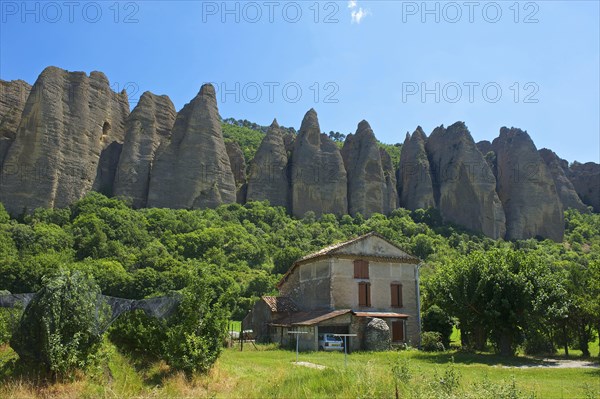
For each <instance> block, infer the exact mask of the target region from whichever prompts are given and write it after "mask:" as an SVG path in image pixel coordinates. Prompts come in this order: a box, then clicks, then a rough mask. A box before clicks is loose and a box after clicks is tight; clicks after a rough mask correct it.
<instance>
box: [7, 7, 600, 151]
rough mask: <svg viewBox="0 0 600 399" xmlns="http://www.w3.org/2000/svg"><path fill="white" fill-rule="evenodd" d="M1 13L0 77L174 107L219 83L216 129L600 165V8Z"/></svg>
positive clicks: (148, 9) (171, 9)
mask: <svg viewBox="0 0 600 399" xmlns="http://www.w3.org/2000/svg"><path fill="white" fill-rule="evenodd" d="M515 3H516V2H515V1H507V2H502V1H498V2H486V1H483V2H471V3H468V4H469V5H466V4H467V3H466V2H435V1H434V2H427V3H423V2H421V1H418V2H410V1H365V0H357V1H339V2H328V1H320V2H316V1H297V2H288V1H271V2H269V1H257V2H248V1H241V2H236V1H228V2H222V1H216V2H213V1H204V2H201V1H180V2H177V1H175V2H173V1H170V2H166V1H137V2H115V1H108V2H102V1H97V2H86V1H76V2H71V3H70V2H61V1H57V2H49V3H48V2H27V3H26V5H25V6H23V4H24V3H22V2H21V1H17V2H13V1H4V0H2V1H1V2H0V11H1V15H0V78H1V79H4V80H12V79H19V78H20V79H24V80H26V81H28V82H30V83H33V82H34V81H35V79H36V77H37V76H38V75H39V73H40V72H41V71H42V70H43V69H44V68H45V67H46V66H48V65H55V66H58V67H61V68H64V69H68V70H77V71H85V72H88V73H89V72H90V71H93V70H99V71H102V72H104V73H105V74H106V75H107V76H108V78H109V80H110V81H111V83H112V85H113V87H114V88H115V89H118V90H122V89H123V88H125V89H126V90H127V91H128V93H129V95H130V100H131V101H132V107H133V106H134V103H135V100H136V98H139V95H140V94H141V93H143V92H144V91H146V90H149V91H152V92H154V93H157V94H167V95H169V96H170V98H171V99H172V100H173V102H174V104H175V106H176V108H177V109H180V108H181V107H182V106H183V105H184V104H185V103H187V102H188V101H190V100H191V99H192V98H193V97H194V96H195V95H196V93H197V92H198V90H199V88H200V86H201V85H202V84H203V83H204V82H215V83H216V85H217V91H218V94H219V98H218V100H219V110H220V113H221V115H222V116H223V117H235V118H238V119H248V120H251V121H254V122H257V123H260V124H263V125H267V124H270V122H271V121H272V119H273V118H274V117H276V118H277V119H278V120H279V122H280V124H282V125H285V126H294V127H296V128H298V127H299V125H300V122H301V120H302V117H303V115H304V113H305V112H306V111H307V110H308V109H309V108H311V107H314V108H315V109H316V110H317V112H318V114H319V121H320V123H321V129H322V130H323V131H326V132H329V131H330V130H334V131H340V132H342V133H350V132H354V131H355V130H356V126H357V124H358V122H360V121H361V120H362V119H366V120H368V121H369V122H370V124H371V126H372V127H373V130H374V131H375V134H376V136H377V137H378V138H379V139H380V140H381V141H383V142H387V143H396V142H402V141H403V140H404V136H405V134H406V132H407V131H410V132H412V131H413V130H414V129H415V127H416V126H417V125H421V126H422V127H423V128H424V130H425V131H426V132H427V133H430V132H431V131H432V130H433V128H434V127H435V126H438V125H440V124H444V125H446V126H447V125H450V124H452V123H453V122H455V121H458V120H462V121H465V122H466V124H467V126H468V127H469V129H470V131H471V133H472V135H473V137H474V138H475V140H477V141H478V140H484V139H486V140H493V139H494V138H495V137H496V136H497V135H498V132H499V129H500V127H501V126H509V127H510V126H514V127H519V128H522V129H524V130H527V131H528V132H529V134H530V135H531V136H532V138H533V139H534V141H535V143H536V145H537V147H538V148H542V147H548V148H551V149H553V150H554V151H555V152H557V153H558V155H559V156H561V157H563V158H566V159H568V160H569V161H573V160H578V161H583V162H585V161H595V162H599V161H600V159H599V158H600V115H599V112H600V111H599V110H600V100H599V97H600V42H599V40H600V39H599V38H600V32H599V21H600V9H599V2H598V1H568V2H567V1H541V2H540V1H537V2H518V3H516V4H515Z"/></svg>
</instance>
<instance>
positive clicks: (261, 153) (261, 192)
mask: <svg viewBox="0 0 600 399" xmlns="http://www.w3.org/2000/svg"><path fill="white" fill-rule="evenodd" d="M292 143H293V142H292ZM289 197H290V182H289V179H288V155H287V150H286V145H285V141H284V135H283V134H282V132H281V130H280V128H279V124H278V123H277V120H274V121H273V123H272V124H271V126H270V127H269V130H268V131H267V135H266V136H265V138H264V139H263V141H262V142H261V143H260V146H259V147H258V151H257V152H256V155H255V156H254V159H253V160H252V162H251V163H250V172H249V174H248V193H247V200H248V201H264V200H268V201H269V203H270V204H271V205H273V206H284V207H286V209H290V208H291V207H290V198H289Z"/></svg>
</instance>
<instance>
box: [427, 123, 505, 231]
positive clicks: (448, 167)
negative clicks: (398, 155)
mask: <svg viewBox="0 0 600 399" xmlns="http://www.w3.org/2000/svg"><path fill="white" fill-rule="evenodd" d="M426 149H427V153H428V157H429V162H430V165H431V169H432V171H433V176H432V177H433V178H432V182H433V193H434V199H435V201H436V204H437V207H438V208H439V210H440V213H441V214H442V217H443V218H444V219H445V220H448V221H450V222H453V223H457V224H460V225H462V226H465V227H467V228H469V229H471V230H473V231H478V232H482V233H483V234H485V235H487V236H489V237H492V238H501V237H504V234H505V232H506V226H505V221H506V220H505V216H504V211H503V209H502V203H501V202H500V200H499V198H498V195H497V194H496V191H495V189H496V180H495V178H494V174H493V173H492V171H491V170H490V168H489V166H488V164H487V162H486V161H485V159H484V158H483V155H482V154H481V152H479V150H478V149H477V146H476V145H475V142H474V141H473V137H471V133H469V130H468V129H467V127H466V126H465V124H464V123H463V122H456V123H455V124H453V125H451V126H450V127H448V129H444V127H443V126H441V127H438V128H436V129H435V130H434V131H433V133H431V136H430V137H429V139H428V141H427V144H426Z"/></svg>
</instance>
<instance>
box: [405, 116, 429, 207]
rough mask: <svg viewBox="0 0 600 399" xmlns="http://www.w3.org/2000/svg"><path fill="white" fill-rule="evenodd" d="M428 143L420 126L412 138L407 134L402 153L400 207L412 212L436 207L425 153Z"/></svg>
mask: <svg viewBox="0 0 600 399" xmlns="http://www.w3.org/2000/svg"><path fill="white" fill-rule="evenodd" d="M426 142H427V136H426V135H425V133H424V132H423V129H421V126H418V127H417V129H416V130H415V131H414V133H413V134H412V136H411V135H409V134H408V133H407V134H406V139H405V140H404V145H403V146H402V151H401V152H400V168H399V169H398V188H399V190H398V191H399V197H400V206H402V207H404V208H406V209H410V210H411V211H414V210H415V209H427V208H433V207H435V200H434V198H433V183H432V181H431V172H430V166H429V159H428V158H427V152H426V151H425V143H426Z"/></svg>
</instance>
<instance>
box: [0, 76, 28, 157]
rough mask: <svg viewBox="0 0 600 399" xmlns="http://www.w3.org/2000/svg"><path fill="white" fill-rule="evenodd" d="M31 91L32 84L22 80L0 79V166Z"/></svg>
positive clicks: (15, 133) (13, 138) (12, 139)
mask: <svg viewBox="0 0 600 399" xmlns="http://www.w3.org/2000/svg"><path fill="white" fill-rule="evenodd" d="M30 91H31V85H30V84H29V83H27V82H24V81H22V80H11V81H9V82H7V81H4V80H0V167H1V166H2V163H3V160H4V157H5V155H6V153H7V152H8V148H9V147H10V145H11V144H12V143H13V141H14V140H15V137H16V135H17V128H18V127H19V123H20V122H21V114H22V112H23V108H25V102H26V101H27V97H28V96H29V92H30Z"/></svg>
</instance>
